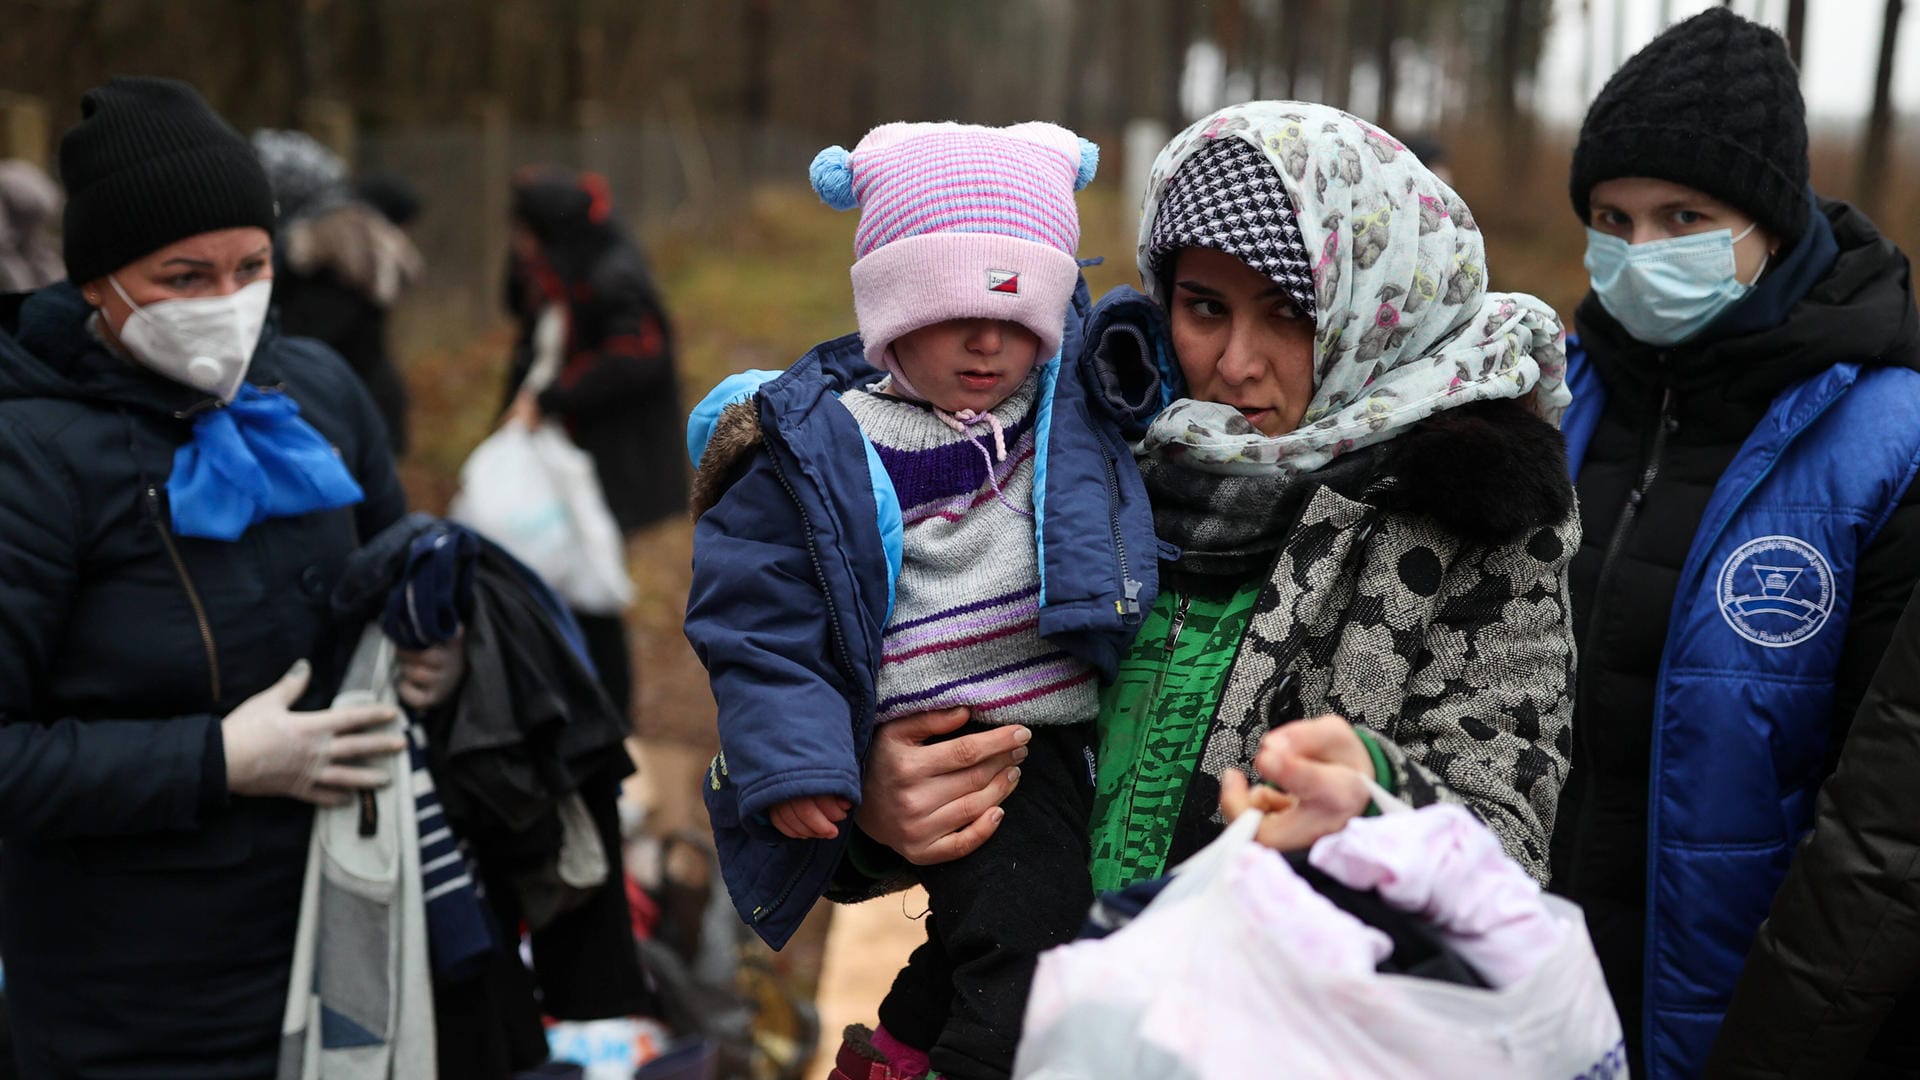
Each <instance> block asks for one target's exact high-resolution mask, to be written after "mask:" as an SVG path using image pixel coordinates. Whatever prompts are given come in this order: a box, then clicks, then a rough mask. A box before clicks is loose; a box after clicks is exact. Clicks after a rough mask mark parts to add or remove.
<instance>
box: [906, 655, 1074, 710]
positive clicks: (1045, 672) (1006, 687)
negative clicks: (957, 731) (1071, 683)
mask: <svg viewBox="0 0 1920 1080" xmlns="http://www.w3.org/2000/svg"><path fill="white" fill-rule="evenodd" d="M1072 664H1073V660H1072V659H1071V658H1069V657H1068V656H1067V655H1066V654H1065V653H1061V652H1047V653H1042V654H1040V655H1039V656H1029V657H1027V658H1026V659H1024V660H1016V661H1014V662H1013V663H1011V664H1003V665H1001V666H1000V667H997V668H994V669H992V670H990V671H982V672H979V673H977V674H974V675H968V676H965V677H963V678H959V679H954V680H953V681H951V682H945V683H941V684H940V685H938V686H930V687H928V688H927V689H925V690H920V691H917V692H915V693H911V694H896V695H894V696H893V697H890V698H888V699H886V700H885V701H882V702H881V703H880V704H879V705H877V706H875V707H874V711H875V712H880V713H884V712H887V711H889V710H891V709H893V708H895V707H896V706H899V705H903V704H906V703H907V702H912V701H923V700H925V699H927V698H931V697H938V696H939V695H941V694H944V693H947V692H948V691H951V690H958V689H959V688H961V687H963V686H964V687H968V688H969V690H970V691H971V692H972V693H975V694H978V695H980V696H981V697H992V696H997V695H1001V694H1011V693H1015V692H1018V691H1020V690H1025V689H1027V688H1029V687H1032V686H1036V685H1038V684H1040V683H1043V682H1046V681H1047V680H1049V679H1057V678H1060V677H1062V676H1064V675H1065V674H1066V669H1067V667H1068V666H1070V665H1072Z"/></svg>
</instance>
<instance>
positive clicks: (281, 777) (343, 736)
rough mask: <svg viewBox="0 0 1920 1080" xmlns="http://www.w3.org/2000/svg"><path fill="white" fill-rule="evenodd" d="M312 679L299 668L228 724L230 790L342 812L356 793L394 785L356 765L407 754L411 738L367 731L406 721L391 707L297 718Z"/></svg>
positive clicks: (304, 666) (224, 734)
mask: <svg viewBox="0 0 1920 1080" xmlns="http://www.w3.org/2000/svg"><path fill="white" fill-rule="evenodd" d="M312 675H313V668H312V665H310V664H308V663H307V662H306V661H305V660H301V661H299V662H298V663H296V664H294V665H293V667H291V668H289V669H288V670H287V673H286V674H285V675H283V676H281V677H280V681H279V682H277V683H274V684H273V685H272V686H269V687H267V688H266V689H265V690H262V691H260V692H259V693H257V694H255V695H253V696H252V697H250V698H248V699H247V700H246V701H244V702H241V703H240V707H239V708H237V709H235V710H233V711H232V712H230V713H228V714H227V717H226V719H224V720H222V721H221V722H220V739H221V743H222V745H223V747H224V749H225V752H226V758H227V790H229V791H232V792H234V793H235V794H239V795H285V796H289V797H291V798H295V799H301V800H304V801H306V802H310V803H314V804H315V805H318V806H338V805H340V804H342V803H344V802H346V801H347V800H348V799H349V798H351V797H352V792H353V790H354V789H359V788H377V787H384V786H386V784H387V782H388V780H389V779H390V778H389V776H388V771H387V770H386V769H385V768H373V767H369V766H367V765H364V764H349V763H350V762H355V761H358V760H360V759H365V758H376V757H385V756H389V755H392V754H396V753H399V752H400V751H401V750H404V749H406V746H407V743H406V738H405V737H404V736H402V735H400V734H399V733H397V732H374V733H367V732H361V731H360V729H361V728H366V727H372V726H374V725H376V724H385V723H389V722H391V721H392V720H394V719H395V718H396V717H397V716H398V715H399V714H398V713H397V712H395V710H394V708H393V706H391V705H356V706H352V707H349V708H344V709H322V710H320V711H318V712H294V711H292V710H293V703H294V702H296V701H298V700H300V695H301V694H304V693H306V690H307V682H308V680H309V679H310V678H312Z"/></svg>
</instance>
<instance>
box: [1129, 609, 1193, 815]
mask: <svg viewBox="0 0 1920 1080" xmlns="http://www.w3.org/2000/svg"><path fill="white" fill-rule="evenodd" d="M1162 595H1167V594H1165V593H1162ZM1192 603H1193V595H1192V594H1191V593H1189V592H1181V593H1180V601H1179V603H1177V604H1175V605H1174V607H1173V617H1172V618H1171V619H1169V620H1167V636H1166V638H1165V639H1164V640H1163V641H1161V643H1160V647H1161V649H1162V651H1163V652H1164V654H1165V655H1163V656H1161V657H1160V670H1159V671H1157V672H1155V673H1154V676H1153V685H1152V686H1150V687H1148V689H1147V693H1146V696H1145V697H1144V698H1143V699H1142V707H1143V708H1145V709H1146V710H1147V712H1148V713H1149V714H1152V713H1153V712H1155V711H1157V710H1156V708H1155V707H1156V706H1157V705H1158V703H1159V701H1160V696H1161V695H1162V694H1163V693H1165V692H1166V688H1167V674H1168V673H1169V672H1171V671H1172V670H1173V649H1174V646H1176V645H1178V644H1180V635H1181V634H1182V633H1183V632H1185V630H1186V628H1187V607H1188V606H1189V605H1191V604H1192ZM1152 730H1153V725H1152V724H1151V723H1146V722H1144V721H1143V722H1141V723H1138V724H1136V725H1134V739H1135V742H1134V746H1133V760H1134V761H1136V762H1138V761H1141V760H1143V759H1144V758H1145V757H1146V756H1147V746H1148V743H1149V742H1150V735H1151V733H1152ZM1140 801H1141V794H1140V789H1139V787H1138V786H1134V787H1130V788H1129V789H1128V794H1127V801H1126V819H1125V820H1124V821H1123V822H1122V823H1121V828H1122V829H1124V830H1126V831H1127V832H1131V831H1132V830H1133V818H1134V808H1135V807H1136V806H1138V805H1139V803H1140Z"/></svg>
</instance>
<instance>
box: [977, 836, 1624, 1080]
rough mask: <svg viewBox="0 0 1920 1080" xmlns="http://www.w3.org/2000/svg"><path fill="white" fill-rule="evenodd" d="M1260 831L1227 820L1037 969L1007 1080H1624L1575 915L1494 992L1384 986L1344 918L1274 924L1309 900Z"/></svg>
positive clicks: (1567, 907) (1601, 987)
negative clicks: (1090, 933) (1114, 919)
mask: <svg viewBox="0 0 1920 1080" xmlns="http://www.w3.org/2000/svg"><path fill="white" fill-rule="evenodd" d="M1258 824H1259V815H1258V814H1257V813H1248V814H1246V815H1243V816H1242V817H1241V818H1240V819H1238V820H1237V821H1235V822H1234V823H1233V824H1232V825H1231V826H1229V827H1228V829H1227V830H1226V832H1225V833H1223V834H1222V835H1221V836H1220V837H1219V838H1218V839H1217V840H1215V841H1214V842H1213V843H1212V844H1210V845H1208V846H1207V847H1206V848H1205V849H1204V850H1202V851H1201V852H1199V853H1198V854H1196V855H1195V856H1194V857H1193V858H1192V859H1190V860H1188V862H1187V863H1186V864H1184V865H1183V866H1181V867H1180V869H1179V870H1178V871H1177V872H1176V874H1177V876H1176V877H1175V879H1174V881H1173V882H1172V883H1170V884H1169V885H1168V886H1167V887H1166V889H1165V890H1164V891H1163V892H1162V893H1161V894H1160V896H1159V897H1158V898H1157V899H1155V900H1154V902H1153V903H1152V904H1151V905H1149V906H1148V907H1147V909H1146V910H1145V911H1144V912H1143V913H1142V914H1141V915H1140V916H1139V917H1137V918H1136V919H1134V920H1133V921H1132V922H1131V923H1129V924H1127V925H1126V926H1124V927H1122V928H1121V929H1120V930H1117V931H1115V932H1114V933H1113V934H1111V935H1109V936H1108V937H1106V938H1103V939H1100V940H1097V941H1083V942H1076V943H1073V944H1070V945H1066V946H1063V947H1061V948H1058V949H1054V950H1051V951H1049V952H1047V953H1045V954H1043V955H1042V956H1041V958H1040V964H1039V970H1038V972H1037V973H1036V975H1035V978H1034V982H1033V991H1032V994H1031V996H1030V998H1029V999H1028V1004H1027V1014H1026V1034H1025V1037H1024V1038H1023V1039H1022V1041H1021V1044H1020V1049H1019V1054H1018V1057H1017V1059H1016V1061H1015V1065H1014V1076H1015V1077H1016V1078H1028V1080H1067V1078H1074V1080H1078V1078H1086V1080H1092V1078H1094V1077H1100V1078H1102V1080H1114V1078H1147V1077H1154V1078H1166V1080H1174V1078H1188V1077H1192V1078H1202V1077H1206V1078H1211V1077H1219V1076H1249V1075H1262V1074H1266V1073H1274V1072H1278V1073H1284V1074H1285V1075H1286V1076H1288V1077H1375V1076H1421V1077H1439V1078H1448V1077H1459V1078H1462V1080H1464V1078H1468V1077H1471V1078H1474V1080H1484V1078H1507V1077H1511V1078H1515V1080H1518V1078H1522V1077H1525V1078H1533V1077H1593V1078H1609V1080H1618V1078H1623V1077H1625V1076H1626V1063H1625V1052H1624V1047H1623V1045H1622V1042H1621V1029H1620V1021H1619V1018H1618V1016H1617V1015H1616V1014H1615V1012H1614V1009H1613V1003H1612V1000H1611V998H1610V997H1609V996H1608V994H1607V989H1606V983H1605V981H1604V979H1603V978H1602V976H1601V973H1600V965H1599V961H1598V960H1597V959H1596V958H1595V956H1594V953H1593V945H1592V943H1591V942H1590V941H1589V940H1588V937H1587V931H1586V924H1585V921H1584V920H1583V919H1582V917H1581V915H1580V912H1579V909H1578V908H1576V907H1574V906H1573V905H1571V904H1567V903H1565V902H1564V901H1561V900H1559V899H1558V898H1555V897H1546V896H1543V897H1542V900H1543V901H1544V903H1545V904H1546V905H1547V907H1548V909H1549V910H1550V911H1551V912H1552V914H1553V916H1554V917H1555V918H1556V919H1559V920H1562V921H1563V922H1564V923H1565V925H1566V929H1567V931H1568V932H1567V933H1565V934H1563V935H1561V937H1560V942H1559V944H1558V945H1557V946H1556V947H1555V949H1554V950H1553V951H1552V952H1551V953H1549V954H1548V955H1546V956H1543V957H1542V958H1541V962H1540V963H1539V965H1538V966H1537V968H1535V969H1534V970H1533V971H1532V972H1531V973H1530V974H1528V975H1526V976H1525V977H1523V978H1521V979H1520V980H1519V981H1517V982H1514V983H1512V984H1511V985H1508V986H1505V987H1503V988H1500V989H1494V990H1487V989H1479V988H1475V987H1468V986H1461V985H1458V984H1453V983H1443V982H1438V981H1435V980H1431V979H1422V978H1416V977H1411V976H1405V975H1392V974H1381V973H1379V972H1377V971H1374V970H1372V967H1373V965H1372V963H1371V961H1370V960H1369V959H1368V956H1369V955H1370V954H1369V953H1368V951H1367V950H1368V949H1370V948H1374V947H1375V946H1374V945H1373V944H1371V943H1370V939H1369V938H1368V937H1367V934H1369V933H1376V932H1374V931H1372V930H1371V928H1367V927H1364V926H1363V925H1362V924H1360V923H1358V921H1357V920H1353V919H1352V918H1351V916H1345V913H1343V912H1336V913H1335V914H1336V915H1339V916H1342V917H1344V918H1346V919H1347V920H1349V922H1350V923H1351V927H1350V928H1348V929H1346V930H1340V929H1339V928H1338V927H1337V926H1335V924H1334V923H1333V922H1331V921H1329V920H1327V919H1324V918H1320V917H1318V915H1316V918H1315V920H1314V921H1315V922H1316V923H1318V924H1319V925H1321V926H1325V927H1333V928H1334V929H1333V932H1331V933H1324V934H1322V933H1313V934H1305V935H1303V934H1302V933H1301V932H1300V931H1299V926H1298V923H1297V922H1296V921H1292V920H1291V919H1290V918H1289V916H1288V914H1287V912H1285V911H1280V912H1278V913H1276V910H1275V897H1276V896H1277V895H1278V894H1279V893H1281V892H1285V891H1287V889H1288V888H1289V887H1290V885H1291V884H1293V883H1299V884H1304V883H1300V881H1299V878H1298V876H1297V875H1295V874H1294V873H1293V870H1292V868H1291V867H1289V866H1288V865H1287V863H1286V860H1285V859H1284V858H1283V857H1281V856H1280V854H1279V853H1278V852H1274V851H1270V850H1268V849H1266V848H1262V847H1260V846H1259V845H1258V844H1256V843H1255V842H1254V832H1255V829H1256V828H1257V827H1258ZM1313 899H1316V900H1323V898H1320V897H1318V896H1317V894H1316V895H1315V897H1314V898H1313Z"/></svg>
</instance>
